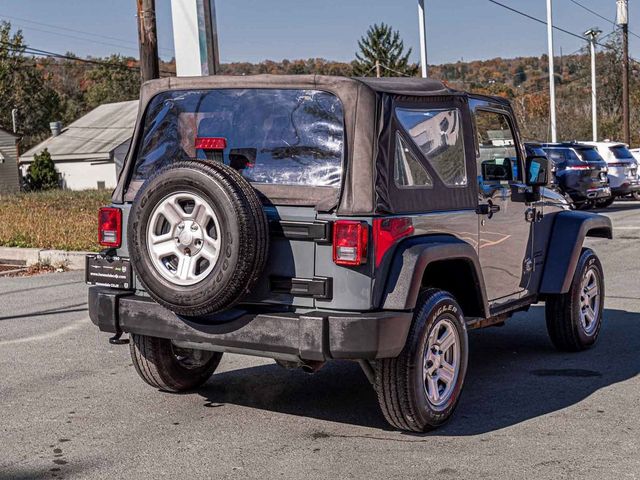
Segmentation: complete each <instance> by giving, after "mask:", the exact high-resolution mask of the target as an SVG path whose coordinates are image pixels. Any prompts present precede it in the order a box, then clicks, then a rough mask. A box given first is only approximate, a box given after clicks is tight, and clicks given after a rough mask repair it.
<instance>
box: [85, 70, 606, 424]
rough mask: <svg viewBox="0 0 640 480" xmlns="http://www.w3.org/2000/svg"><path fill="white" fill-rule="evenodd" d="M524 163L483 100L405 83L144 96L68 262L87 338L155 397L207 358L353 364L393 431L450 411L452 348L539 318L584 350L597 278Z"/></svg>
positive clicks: (506, 124)
mask: <svg viewBox="0 0 640 480" xmlns="http://www.w3.org/2000/svg"><path fill="white" fill-rule="evenodd" d="M548 175H549V168H548V163H547V159H546V158H544V157H529V158H526V157H525V149H524V147H523V144H522V142H521V140H520V137H519V134H518V129H517V127H516V122H515V118H514V115H513V112H512V110H511V108H510V106H509V103H508V102H507V101H505V100H503V99H501V98H492V97H484V96H478V95H471V94H466V93H462V92H457V91H452V90H450V89H448V88H446V87H445V86H444V85H443V84H441V83H439V82H436V81H431V80H422V79H348V78H335V77H322V76H277V77H273V76H255V77H208V78H191V79H186V78H184V79H180V78H178V79H176V78H171V79H163V80H157V81H153V82H150V83H147V84H145V85H144V87H143V90H142V99H141V106H140V114H139V121H138V123H137V127H136V130H135V134H134V137H133V141H132V146H131V148H130V151H129V154H128V156H127V159H126V162H125V165H124V167H123V170H122V172H121V174H120V177H119V183H118V186H117V188H116V190H115V191H114V193H113V204H112V205H111V206H110V207H108V208H104V209H102V210H101V211H100V215H99V217H100V221H99V222H100V225H99V235H100V242H101V244H102V245H103V246H104V247H106V249H105V250H104V251H103V252H101V253H100V254H99V255H94V256H90V257H88V258H87V281H88V283H90V284H92V285H93V286H92V287H91V288H90V290H89V309H90V315H91V319H92V321H93V322H94V323H95V324H96V325H97V326H98V327H99V328H100V330H102V331H105V332H111V333H113V334H115V335H114V336H113V337H112V339H111V341H112V342H114V343H118V342H120V343H123V342H124V341H123V340H119V339H120V336H121V335H122V333H123V332H127V333H129V336H130V348H131V356H132V358H133V363H134V365H135V367H136V369H137V371H138V373H139V374H140V376H141V377H142V378H143V379H144V380H145V381H146V382H147V383H149V384H150V385H152V386H153V387H156V388H159V389H162V390H166V391H171V392H177V391H184V390H188V389H193V388H195V387H198V386H199V385H201V384H203V383H204V382H206V381H207V379H208V378H209V377H210V376H211V374H212V373H213V372H214V371H215V369H216V367H217V366H218V364H219V362H220V358H221V357H222V354H223V352H233V353H243V354H248V355H259V356H266V357H272V358H274V359H275V360H276V362H278V364H280V365H282V366H285V367H301V368H303V369H305V370H307V371H315V370H317V369H318V368H320V367H321V366H322V365H323V364H324V363H325V362H327V361H330V360H333V359H349V360H354V361H357V362H359V363H360V365H361V366H362V368H363V370H364V372H365V374H366V375H367V377H368V378H369V380H370V381H371V383H372V384H373V385H374V387H375V390H376V392H377V394H378V398H379V401H380V406H381V408H382V411H383V413H384V415H385V417H386V418H387V420H388V421H389V423H390V424H391V425H393V426H394V427H397V428H400V429H405V430H412V431H424V430H428V429H431V428H434V427H437V426H439V425H441V424H442V423H443V422H445V421H446V420H447V419H448V418H449V417H450V416H451V415H452V413H453V411H454V409H455V407H456V404H457V403H458V400H459V398H460V393H461V390H462V385H463V382H464V378H465V373H466V370H467V357H468V341H467V331H468V330H469V329H473V328H480V327H487V326H490V325H496V324H502V323H503V322H504V321H505V320H506V319H508V318H509V317H510V316H511V315H512V314H513V313H514V312H517V311H521V310H526V309H527V308H529V306H530V305H532V304H534V303H537V302H541V301H543V302H545V303H546V319H547V320H546V321H547V326H548V329H549V334H550V336H551V340H552V341H553V343H554V344H555V345H556V346H557V347H558V348H560V349H563V350H574V351H575V350H581V349H584V348H587V347H589V346H591V345H593V344H594V342H595V341H596V339H597V337H598V334H599V332H600V327H601V325H602V310H603V304H604V278H603V272H602V267H601V265H600V262H599V260H598V258H597V257H596V255H595V254H594V253H593V251H591V250H590V249H587V248H584V247H583V241H584V239H585V237H587V236H591V237H605V238H611V235H612V231H611V223H610V221H609V219H608V218H606V217H603V216H600V215H594V214H588V213H584V212H575V211H571V210H569V206H568V205H567V203H566V201H565V200H564V198H563V197H561V196H560V195H558V194H556V193H554V192H553V191H551V190H547V189H545V188H544V185H545V184H546V183H547V180H548Z"/></svg>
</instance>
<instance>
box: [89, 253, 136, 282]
mask: <svg viewBox="0 0 640 480" xmlns="http://www.w3.org/2000/svg"><path fill="white" fill-rule="evenodd" d="M85 281H86V283H87V285H95V286H100V287H110V288H120V289H124V290H133V270H132V269H131V262H130V261H129V259H127V258H121V257H116V256H106V255H101V254H99V253H98V254H94V255H87V257H86V263H85Z"/></svg>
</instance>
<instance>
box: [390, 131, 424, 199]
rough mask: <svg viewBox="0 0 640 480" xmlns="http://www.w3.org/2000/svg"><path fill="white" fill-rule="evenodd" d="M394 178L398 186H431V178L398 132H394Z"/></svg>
mask: <svg viewBox="0 0 640 480" xmlns="http://www.w3.org/2000/svg"><path fill="white" fill-rule="evenodd" d="M394 179H395V182H396V185H398V186H399V187H427V188H431V187H433V180H431V177H430V176H429V174H428V173H427V171H426V170H425V168H424V167H423V166H422V164H421V163H420V162H419V161H418V159H417V158H416V157H414V155H413V154H412V153H411V150H409V147H408V146H407V144H406V142H405V141H404V139H403V138H402V135H400V134H399V133H396V156H395V169H394Z"/></svg>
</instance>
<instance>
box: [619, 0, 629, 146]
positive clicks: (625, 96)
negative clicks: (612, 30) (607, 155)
mask: <svg viewBox="0 0 640 480" xmlns="http://www.w3.org/2000/svg"><path fill="white" fill-rule="evenodd" d="M616 4H617V7H618V12H617V18H616V23H617V24H618V25H619V26H620V28H621V29H622V130H623V134H624V142H625V143H626V144H627V145H629V144H630V143H631V128H630V124H629V5H628V1H627V0H617V2H616Z"/></svg>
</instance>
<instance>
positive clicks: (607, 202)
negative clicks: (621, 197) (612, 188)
mask: <svg viewBox="0 0 640 480" xmlns="http://www.w3.org/2000/svg"><path fill="white" fill-rule="evenodd" d="M614 201H615V198H614V197H611V198H607V199H606V200H596V207H597V208H607V207H610V206H611V205H613V202H614Z"/></svg>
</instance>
